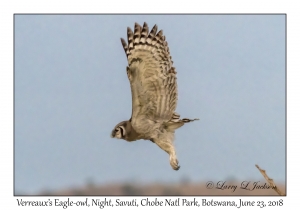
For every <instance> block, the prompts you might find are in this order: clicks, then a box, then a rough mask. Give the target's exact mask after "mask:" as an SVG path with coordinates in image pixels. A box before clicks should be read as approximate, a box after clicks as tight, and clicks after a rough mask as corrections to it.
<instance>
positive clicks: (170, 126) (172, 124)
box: [166, 112, 199, 131]
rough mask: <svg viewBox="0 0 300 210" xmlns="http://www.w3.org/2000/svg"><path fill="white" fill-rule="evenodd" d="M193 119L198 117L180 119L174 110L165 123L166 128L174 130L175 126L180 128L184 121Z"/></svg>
mask: <svg viewBox="0 0 300 210" xmlns="http://www.w3.org/2000/svg"><path fill="white" fill-rule="evenodd" d="M195 120H199V119H198V118H195V119H188V118H183V119H180V115H179V114H178V113H176V112H174V113H173V116H172V118H171V120H170V121H169V122H168V123H167V124H166V125H167V130H169V131H174V130H176V129H177V128H180V127H181V126H183V125H184V124H185V123H189V122H193V121H195Z"/></svg>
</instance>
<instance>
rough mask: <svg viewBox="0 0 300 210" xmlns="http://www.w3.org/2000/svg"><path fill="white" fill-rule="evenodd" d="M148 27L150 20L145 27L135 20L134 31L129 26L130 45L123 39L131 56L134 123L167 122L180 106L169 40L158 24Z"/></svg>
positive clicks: (129, 69)
mask: <svg viewBox="0 0 300 210" xmlns="http://www.w3.org/2000/svg"><path fill="white" fill-rule="evenodd" d="M148 30H149V29H148V25H147V23H144V25H143V27H141V26H140V25H139V24H137V23H135V27H134V32H132V30H131V29H130V28H129V27H128V28H127V36H128V45H127V43H126V41H125V40H124V39H122V38H121V41H122V45H123V48H124V50H125V53H126V55H127V59H128V67H127V75H128V79H129V81H130V86H131V93H132V116H131V121H132V122H133V125H134V124H135V122H137V121H139V120H150V121H154V122H156V123H157V122H160V123H163V122H166V121H168V120H170V119H171V118H172V116H173V113H174V111H175V109H176V105H177V82H176V71H175V68H174V67H173V65H172V64H173V61H172V59H171V56H170V52H169V47H168V43H167V42H166V41H165V36H163V32H162V30H160V31H159V32H158V33H157V26H156V25H154V27H153V28H152V30H151V32H150V33H148Z"/></svg>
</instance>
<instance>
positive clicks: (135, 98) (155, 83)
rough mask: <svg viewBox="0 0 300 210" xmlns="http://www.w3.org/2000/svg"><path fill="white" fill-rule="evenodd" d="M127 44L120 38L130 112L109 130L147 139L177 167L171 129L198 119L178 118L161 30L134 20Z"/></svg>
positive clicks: (172, 71) (124, 136) (173, 72)
mask: <svg viewBox="0 0 300 210" xmlns="http://www.w3.org/2000/svg"><path fill="white" fill-rule="evenodd" d="M127 37H128V44H127V43H126V41H125V40H124V39H123V38H121V42H122V45H123V48H124V50H125V54H126V56H127V60H128V66H127V67H126V72H127V76H128V79H129V82H130V87H131V95H132V113H131V118H130V119H129V120H127V121H123V122H120V123H119V124H117V125H116V126H115V128H114V129H113V130H112V132H111V137H112V138H118V139H124V140H126V141H128V142H133V141H136V140H140V139H144V140H150V141H151V142H153V143H155V144H156V145H157V146H158V147H160V148H161V149H162V150H164V151H165V152H167V153H168V154H169V160H170V165H171V166H172V168H173V169H174V170H178V169H179V168H180V166H179V164H178V160H177V157H176V151H175V147H174V143H173V142H174V132H175V130H176V129H178V128H180V127H181V126H183V125H184V124H185V123H189V122H192V121H194V120H198V119H188V118H183V119H180V115H179V114H177V113H176V112H175V109H176V105H177V99H178V92H177V81H176V70H175V67H174V66H173V61H172V57H171V56H170V52H169V47H168V43H167V41H166V38H165V36H164V35H163V31H162V30H160V31H159V32H157V26H156V25H154V27H153V28H152V30H151V31H150V33H149V29H148V25H147V23H144V25H143V27H141V26H140V25H139V24H137V23H135V26H134V32H132V30H131V29H130V28H129V27H128V28H127Z"/></svg>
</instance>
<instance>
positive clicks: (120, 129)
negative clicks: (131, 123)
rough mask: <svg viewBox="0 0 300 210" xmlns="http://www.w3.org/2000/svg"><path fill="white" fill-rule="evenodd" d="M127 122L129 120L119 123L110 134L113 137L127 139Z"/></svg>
mask: <svg viewBox="0 0 300 210" xmlns="http://www.w3.org/2000/svg"><path fill="white" fill-rule="evenodd" d="M127 122H128V121H123V122H120V123H119V124H117V125H116V126H115V128H114V129H113V130H112V132H111V135H110V136H111V137H112V138H117V139H125V137H126V127H127Z"/></svg>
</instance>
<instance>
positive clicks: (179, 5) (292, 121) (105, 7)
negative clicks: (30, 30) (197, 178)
mask: <svg viewBox="0 0 300 210" xmlns="http://www.w3.org/2000/svg"><path fill="white" fill-rule="evenodd" d="M100 2H101V1H61V0H60V1H58V0H52V1H37V0H35V1H33V0H31V1H21V0H15V1H7V0H4V1H1V4H0V5H1V6H0V8H1V9H0V10H1V13H0V14H1V19H0V24H1V27H0V28H1V39H0V42H1V45H0V46H1V48H0V52H1V56H0V58H1V64H0V65H1V68H0V140H1V146H0V155H1V156H0V161H1V162H0V164H1V173H0V174H1V179H0V186H1V194H0V195H1V197H0V207H1V209H15V207H16V206H17V201H16V198H19V199H20V198H22V197H14V196H13V14H14V13H153V12H155V13H166V12H168V13H287V20H288V22H287V38H288V39H287V44H288V45H287V49H288V52H287V55H288V59H287V67H288V71H287V81H288V83H287V88H288V89H287V101H288V106H287V119H288V120H287V125H288V128H287V138H288V139H287V141H288V143H287V150H288V155H287V158H288V167H287V168H288V172H287V175H288V176H287V179H288V182H287V183H288V186H287V190H288V191H287V194H288V196H287V197H285V198H283V199H284V207H292V206H296V205H297V203H296V202H297V200H296V199H293V198H297V197H296V193H297V191H296V190H297V189H298V188H297V186H298V183H299V182H298V181H297V180H296V177H298V176H297V175H298V174H297V172H298V170H297V169H296V168H297V167H298V161H296V160H297V156H296V154H298V150H297V149H298V148H297V143H298V142H299V138H298V137H299V130H300V129H299V123H298V122H299V119H300V117H299V111H298V110H299V107H300V103H299V100H298V97H299V82H300V80H299V71H300V69H299V60H300V59H299V54H300V53H299V37H300V34H299V30H298V29H299V25H300V24H299V20H300V19H299V10H297V8H298V7H297V6H296V5H297V4H296V1H289V2H288V3H283V2H284V1H281V2H279V1H261V0H260V1H257V0H251V1H240V0H235V1H223V0H219V1H216V0H214V1H201V2H200V1H190V0H185V1H181V2H179V1H173V2H172V3H169V2H167V1H165V2H163V1H158V0H152V1H144V2H143V1H128V0H127V1H126V0H124V1H105V3H102V4H100ZM291 2H292V3H291ZM293 2H295V3H294V4H293ZM30 198H31V200H32V199H34V200H44V199H48V198H47V197H24V199H26V200H30ZM65 198H66V197H64V199H65ZM82 198H83V197H73V198H72V199H75V200H76V199H78V200H80V199H82ZM117 198H118V197H113V199H117ZM160 198H161V199H163V197H160ZM202 198H203V197H201V198H198V199H202ZM51 199H54V197H51ZM125 199H132V198H131V197H127V198H126V197H125ZM125 199H124V200H125ZM138 199H142V198H141V197H138ZM207 199H214V200H238V199H239V198H238V197H208V198H207ZM243 199H248V200H256V201H257V200H264V201H268V200H271V199H275V198H274V197H243ZM276 199H277V198H276ZM278 199H279V198H278ZM297 206H298V205H297ZM2 207H5V208H2ZM22 208H24V207H22ZM129 208H130V207H128V208H127V209H129ZM27 209H32V207H30V208H27ZM273 209H274V208H273Z"/></svg>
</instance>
